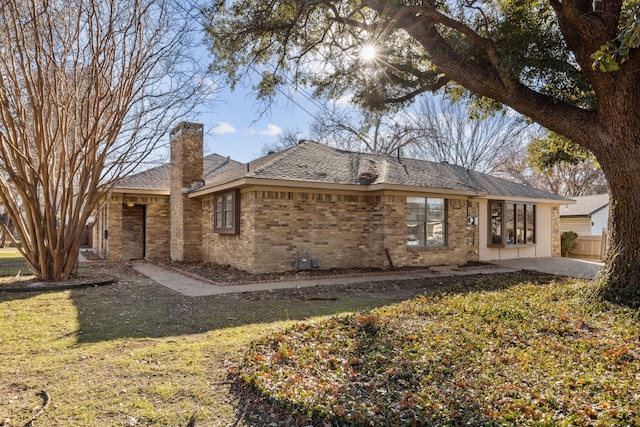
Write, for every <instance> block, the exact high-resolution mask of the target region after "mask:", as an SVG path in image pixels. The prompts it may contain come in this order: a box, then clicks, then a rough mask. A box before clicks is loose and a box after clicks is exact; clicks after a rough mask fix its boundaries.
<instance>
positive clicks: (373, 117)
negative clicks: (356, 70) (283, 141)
mask: <svg viewBox="0 0 640 427" xmlns="http://www.w3.org/2000/svg"><path fill="white" fill-rule="evenodd" d="M398 115H399V116H403V117H404V114H403V113H402V112H401V111H400V112H399V111H397V109H393V110H368V109H366V108H363V107H361V106H356V105H347V106H338V105H336V104H333V106H332V107H325V108H324V109H323V110H322V111H321V112H320V114H319V115H318V116H317V117H315V119H314V121H313V122H312V125H311V129H312V135H313V137H314V138H318V139H319V140H320V141H323V142H326V143H328V144H329V145H332V146H334V147H338V148H341V149H344V150H351V151H362V152H368V153H375V154H392V153H396V152H397V151H398V150H401V149H403V148H404V147H408V146H411V145H413V144H417V143H419V142H420V138H421V136H420V135H419V134H418V133H416V129H415V127H414V126H413V125H412V124H411V123H410V122H407V121H406V120H403V119H401V118H399V117H396V116H398Z"/></svg>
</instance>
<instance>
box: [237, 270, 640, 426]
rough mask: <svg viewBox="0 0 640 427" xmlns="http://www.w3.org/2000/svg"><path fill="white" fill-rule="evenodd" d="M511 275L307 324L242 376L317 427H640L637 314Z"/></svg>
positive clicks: (260, 353)
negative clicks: (597, 426) (588, 426)
mask: <svg viewBox="0 0 640 427" xmlns="http://www.w3.org/2000/svg"><path fill="white" fill-rule="evenodd" d="M515 280H517V278H515ZM515 280H514V276H489V277H487V278H483V279H477V280H476V282H475V283H473V284H467V287H472V288H473V289H474V291H473V292H457V293H449V294H438V295H431V296H422V297H418V298H415V299H412V300H408V301H405V302H402V303H400V304H397V305H391V306H387V307H383V308H379V309H375V310H373V311H370V312H362V313H359V314H352V315H347V316H338V317H333V318H331V319H328V320H325V321H322V322H319V323H303V324H298V325H296V326H293V327H291V328H289V329H288V330H287V331H285V332H277V333H275V334H272V335H270V336H269V337H268V338H265V339H261V340H259V341H257V342H255V343H253V344H252V346H251V348H250V350H249V351H248V352H247V353H246V354H245V356H244V358H243V360H242V363H241V364H240V366H239V367H238V368H237V371H236V374H237V377H238V378H239V379H241V380H243V381H245V382H246V383H248V384H249V385H250V386H251V388H252V389H254V390H255V391H256V392H257V393H258V394H259V395H261V396H262V397H263V398H264V399H265V400H268V401H270V402H272V403H273V404H275V405H276V406H278V407H280V408H283V409H285V410H286V411H290V412H295V413H297V414H299V416H300V417H302V418H303V419H304V418H306V420H305V421H307V422H313V424H314V425H323V423H326V424H324V425H332V426H334V425H338V426H374V425H375V426H378V425H380V426H383V425H386V426H412V425H429V426H431V425H512V426H519V425H535V426H556V425H560V426H582V425H603V426H605V425H606V426H611V425H620V426H622V425H624V426H628V425H640V415H639V414H640V347H639V344H640V325H639V323H638V319H637V312H636V311H632V310H629V309H625V308H620V307H614V306H602V305H601V306H597V307H596V306H594V305H592V304H591V303H589V302H587V300H586V299H585V296H586V295H587V294H588V291H587V288H588V286H589V284H588V283H587V282H581V281H577V280H569V279H567V280H563V281H558V282H552V283H537V282H535V281H529V282H521V283H517V282H516V281H515ZM500 282H502V283H503V284H504V285H505V287H500V286H498V288H499V289H497V290H496V286H497V285H499V283H500ZM510 285H514V286H510ZM483 289H484V290H483Z"/></svg>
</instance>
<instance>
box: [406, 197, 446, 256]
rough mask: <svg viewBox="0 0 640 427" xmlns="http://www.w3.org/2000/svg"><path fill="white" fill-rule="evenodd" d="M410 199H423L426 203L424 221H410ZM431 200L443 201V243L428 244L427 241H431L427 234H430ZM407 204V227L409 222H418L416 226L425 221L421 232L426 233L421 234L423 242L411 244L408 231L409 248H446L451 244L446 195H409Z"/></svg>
mask: <svg viewBox="0 0 640 427" xmlns="http://www.w3.org/2000/svg"><path fill="white" fill-rule="evenodd" d="M410 199H421V200H422V202H423V203H424V212H422V215H423V216H424V220H423V221H417V220H412V221H409V218H408V216H409V200H410ZM429 200H440V201H442V228H443V230H442V239H441V243H438V244H433V245H429V244H427V242H428V241H429V239H428V238H427V235H428V234H429V231H428V229H429V227H428V219H429V216H430V215H429ZM406 206H407V212H406V214H405V221H406V223H407V227H408V226H409V222H416V226H418V227H419V224H421V223H423V224H424V226H423V227H421V228H422V230H421V234H422V233H424V235H423V236H421V239H422V240H423V241H424V243H423V244H410V243H409V242H410V241H409V236H410V234H409V233H408V231H407V233H406V239H407V240H406V242H407V243H406V247H407V248H409V249H413V248H415V249H437V248H446V247H447V246H448V245H449V224H448V218H449V199H445V198H444V197H422V196H420V197H417V196H408V197H407V200H406ZM418 242H420V239H418Z"/></svg>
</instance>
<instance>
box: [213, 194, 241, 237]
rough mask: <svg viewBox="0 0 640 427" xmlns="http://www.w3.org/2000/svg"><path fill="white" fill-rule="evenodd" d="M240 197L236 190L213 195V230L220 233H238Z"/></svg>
mask: <svg viewBox="0 0 640 427" xmlns="http://www.w3.org/2000/svg"><path fill="white" fill-rule="evenodd" d="M239 201H240V197H239V195H238V191H237V190H234V191H229V192H226V193H221V194H216V195H215V196H214V214H213V216H214V231H215V232H216V233H222V234H238V232H239V223H240V208H239V204H240V202H239Z"/></svg>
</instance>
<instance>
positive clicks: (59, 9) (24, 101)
mask: <svg viewBox="0 0 640 427" xmlns="http://www.w3.org/2000/svg"><path fill="white" fill-rule="evenodd" d="M197 25H198V23H197V22H196V21H194V20H193V19H190V17H189V13H188V11H186V10H185V9H184V8H183V6H181V5H179V4H178V2H175V1H173V0H71V1H66V2H51V1H47V0H27V1H15V2H14V1H11V2H2V3H1V4H0V34H1V35H2V38H3V44H2V47H0V202H2V204H3V205H4V207H5V209H6V211H7V213H8V215H9V217H10V218H11V220H12V223H13V225H14V227H15V232H16V234H17V236H18V238H19V239H20V243H21V248H20V250H21V252H22V254H23V255H24V257H25V259H26V261H27V262H28V264H29V266H30V267H31V269H32V270H33V271H34V273H35V274H36V275H37V276H38V277H39V278H40V279H42V280H64V279H67V278H68V277H69V276H70V274H71V273H72V271H73V269H74V266H75V264H76V262H77V255H78V250H79V247H80V244H81V242H82V238H83V233H84V225H85V223H86V222H87V219H88V218H89V216H90V214H91V211H92V209H93V208H94V207H95V206H96V203H97V200H98V198H99V196H100V193H101V192H104V191H109V189H110V188H111V187H112V186H113V183H114V182H115V181H116V180H117V179H119V178H120V177H122V176H124V175H126V174H127V173H129V172H131V171H132V170H134V169H135V168H136V167H137V166H138V165H139V164H140V163H141V162H142V161H144V160H145V159H147V158H148V156H149V155H150V153H151V152H152V151H153V149H154V148H155V147H156V146H157V145H158V143H159V140H160V137H162V136H163V135H166V133H167V132H166V131H167V129H169V128H170V127H172V126H173V125H174V124H175V122H176V120H179V119H180V118H181V117H184V115H185V114H188V113H190V112H192V111H193V109H194V108H195V106H196V105H199V104H200V103H201V102H203V101H204V100H205V99H208V97H207V95H208V91H210V90H211V86H209V85H206V84H204V82H205V81H206V80H205V79H203V78H202V73H201V72H200V70H199V69H198V64H197V61H193V60H191V59H190V58H189V56H188V55H189V53H190V52H192V49H191V47H192V46H193V44H194V36H195V33H194V30H196V29H197Z"/></svg>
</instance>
